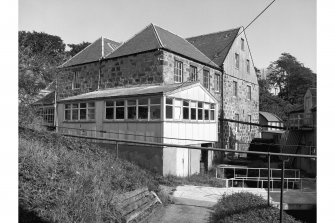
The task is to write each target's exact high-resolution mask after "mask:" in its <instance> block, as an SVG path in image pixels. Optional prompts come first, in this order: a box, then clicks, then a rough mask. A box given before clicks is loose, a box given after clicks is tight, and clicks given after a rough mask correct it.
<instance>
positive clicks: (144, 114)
mask: <svg viewBox="0 0 335 223" xmlns="http://www.w3.org/2000/svg"><path fill="white" fill-rule="evenodd" d="M148 105H149V103H148V98H141V99H138V119H148V112H149V108H148Z"/></svg>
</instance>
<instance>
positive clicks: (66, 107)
mask: <svg viewBox="0 0 335 223" xmlns="http://www.w3.org/2000/svg"><path fill="white" fill-rule="evenodd" d="M70 108H71V104H65V109H70ZM41 110H42V109H41Z"/></svg>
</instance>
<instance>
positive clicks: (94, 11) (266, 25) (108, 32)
mask: <svg viewBox="0 0 335 223" xmlns="http://www.w3.org/2000/svg"><path fill="white" fill-rule="evenodd" d="M271 2H272V0H206V1H202V0H201V1H200V0H169V1H167V0H122V1H120V0H117V1H114V0H94V1H93V0H92V1H90V0H71V1H69V0H52V1H51V0H19V30H26V31H33V30H35V31H38V32H46V33H48V34H52V35H57V36H59V37H61V38H62V39H63V41H64V42H65V43H66V44H70V43H80V42H83V41H88V42H92V41H94V40H96V39H97V38H99V37H100V36H104V37H107V38H110V39H112V40H115V41H120V42H121V41H123V42H124V41H126V40H128V39H129V38H131V37H132V36H133V35H135V34H136V33H137V32H139V31H141V30H142V29H143V28H144V27H145V26H147V25H148V24H150V23H154V24H156V25H158V26H160V27H162V28H165V29H167V30H169V31H171V32H173V33H175V34H177V35H179V36H181V37H184V38H186V37H191V36H195V35H200V34H206V33H211V32H217V31H222V30H226V29H231V28H235V27H239V26H244V27H246V26H247V25H248V24H249V22H251V21H252V20H253V19H254V17H255V16H257V15H258V13H260V12H261V11H262V10H263V9H264V8H265V7H266V6H267V5H268V4H269V3H271ZM246 34H247V38H248V42H249V44H250V48H251V53H252V56H253V59H254V63H255V66H256V67H258V68H265V67H267V66H268V65H269V64H270V62H271V61H275V60H276V59H278V57H279V56H280V54H281V53H283V52H287V53H290V54H292V55H293V56H295V57H296V58H297V59H298V60H299V61H300V62H302V63H303V64H304V65H305V66H306V67H309V68H311V69H312V70H313V71H314V72H316V0H277V1H276V2H275V3H274V4H272V6H271V7H270V8H268V10H267V11H266V12H265V13H264V14H263V15H262V16H261V17H259V18H258V19H257V20H256V21H255V22H254V23H253V24H252V25H251V26H250V27H249V28H248V29H247V30H246Z"/></svg>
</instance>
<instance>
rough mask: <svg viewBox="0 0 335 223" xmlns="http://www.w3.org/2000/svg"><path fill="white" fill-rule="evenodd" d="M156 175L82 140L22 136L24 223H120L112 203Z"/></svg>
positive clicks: (27, 133)
mask: <svg viewBox="0 0 335 223" xmlns="http://www.w3.org/2000/svg"><path fill="white" fill-rule="evenodd" d="M141 187H149V189H151V190H157V189H158V183H157V182H156V181H155V180H154V179H153V176H152V175H151V174H150V173H148V172H146V171H144V170H142V169H140V168H139V167H138V166H136V165H133V164H131V163H129V162H127V161H124V160H120V159H116V157H115V156H114V155H113V154H110V153H109V152H107V151H105V150H103V149H101V148H99V147H98V146H97V145H95V144H92V143H89V142H86V141H85V140H81V139H73V138H66V137H63V136H60V135H57V134H54V133H49V132H38V131H31V130H23V129H20V131H19V219H20V222H118V221H119V219H120V216H118V214H117V212H116V211H115V210H116V209H115V207H114V204H113V198H114V197H115V195H118V194H120V193H124V192H128V191H132V190H135V189H137V188H141Z"/></svg>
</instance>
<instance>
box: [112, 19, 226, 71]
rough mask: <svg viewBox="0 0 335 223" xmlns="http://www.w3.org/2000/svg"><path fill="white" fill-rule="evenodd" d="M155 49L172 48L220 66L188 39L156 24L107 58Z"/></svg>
mask: <svg viewBox="0 0 335 223" xmlns="http://www.w3.org/2000/svg"><path fill="white" fill-rule="evenodd" d="M154 49H166V50H170V51H172V52H175V53H177V54H180V55H184V56H186V57H188V58H190V59H193V60H195V61H198V62H201V63H203V64H207V65H210V66H212V67H215V68H219V66H218V65H217V64H215V63H214V62H211V60H210V59H209V58H208V57H207V56H206V55H205V54H203V53H202V52H201V51H200V50H199V49H197V48H196V47H195V46H193V45H192V44H191V43H189V42H188V41H187V40H185V39H183V38H182V37H180V36H177V35H176V34H173V33H171V32H169V31H167V30H165V29H163V28H161V27H159V26H156V25H154V24H150V25H148V26H147V27H146V28H145V29H143V30H142V31H141V32H139V33H137V34H136V35H135V36H134V37H132V38H131V39H129V40H128V41H127V42H125V43H124V44H123V45H121V46H120V47H119V48H118V49H117V50H115V51H114V52H112V53H111V54H110V55H108V56H107V58H116V57H121V56H127V55H132V54H136V53H140V52H145V51H150V50H154Z"/></svg>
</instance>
